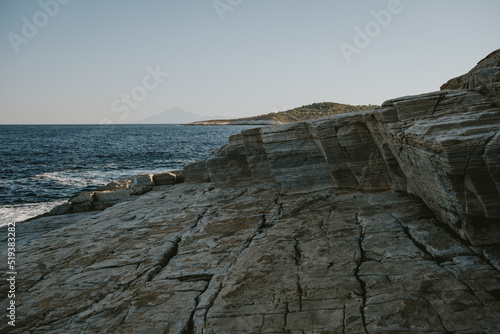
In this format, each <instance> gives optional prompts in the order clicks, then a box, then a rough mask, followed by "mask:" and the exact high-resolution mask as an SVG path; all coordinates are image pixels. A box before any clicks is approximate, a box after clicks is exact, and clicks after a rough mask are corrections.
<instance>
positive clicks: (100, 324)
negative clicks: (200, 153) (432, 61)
mask: <svg viewBox="0 0 500 334" xmlns="http://www.w3.org/2000/svg"><path fill="white" fill-rule="evenodd" d="M499 62H500V51H497V52H495V53H493V54H492V55H490V56H489V57H488V58H487V59H486V60H484V61H482V62H480V63H479V64H478V66H477V67H476V68H475V69H473V71H471V72H470V73H468V74H466V75H464V76H462V77H460V78H456V79H453V80H452V81H450V82H449V83H448V84H446V85H445V86H444V87H443V90H442V91H439V92H434V93H429V94H423V95H417V96H408V97H402V98H397V99H393V100H389V101H387V102H385V103H384V104H383V105H382V106H381V107H380V108H378V109H376V110H372V111H365V112H362V113H357V114H345V115H338V116H332V117H327V118H323V119H316V120H311V121H306V122H298V123H292V124H286V125H279V126H269V127H265V128H260V129H252V130H246V131H243V132H242V133H241V134H240V135H236V136H233V137H231V138H230V140H229V143H228V145H226V146H225V147H222V148H220V149H218V150H216V151H214V152H212V154H211V155H210V156H209V157H208V159H207V160H205V161H200V162H198V163H196V164H193V165H190V166H187V167H186V168H185V169H184V176H185V178H186V182H185V183H181V184H175V185H165V186H158V187H154V188H153V189H152V190H151V191H150V192H148V193H147V194H144V195H142V196H138V197H136V198H135V199H134V200H133V201H126V202H123V203H119V204H116V205H114V206H112V207H109V208H107V209H106V210H104V211H101V212H98V213H92V212H90V213H88V212H84V213H73V214H69V215H63V216H54V217H42V218H39V219H36V220H33V221H30V222H29V223H23V224H18V225H17V233H18V243H17V247H18V253H17V255H16V258H17V267H16V270H17V272H18V277H17V282H18V285H17V291H16V307H17V308H16V310H17V318H16V327H15V328H14V327H11V326H9V325H7V321H5V322H4V323H2V324H0V326H1V327H0V328H1V330H2V332H10V331H11V332H34V333H38V332H39V333H63V332H64V333H66V332H68V333H69V332H71V333H75V332H84V333H101V332H102V333H107V332H119V333H126V332H131V333H132V332H133V333H142V332H148V333H424V332H425V333H498V332H500V322H499V320H498V319H500V107H499V101H498V85H499V82H500V81H499V78H500V77H499V75H498V73H499V71H498V69H499V65H500V63H499ZM2 251H5V249H2ZM2 256H5V255H2ZM4 258H5V257H4ZM0 286H1V289H2V296H6V295H7V290H8V289H9V285H8V282H6V281H3V282H2V283H1V285H0ZM4 305H6V304H4Z"/></svg>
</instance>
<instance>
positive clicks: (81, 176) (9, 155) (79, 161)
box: [0, 124, 250, 226]
mask: <svg viewBox="0 0 500 334" xmlns="http://www.w3.org/2000/svg"><path fill="white" fill-rule="evenodd" d="M247 128H250V127H249V126H184V125H171V124H161V125H160V124H158V125H142V124H141V125H139V124H137V125H135V124H134V125H0V226H3V225H7V224H8V223H9V222H20V221H24V220H26V219H29V218H32V217H35V216H38V215H40V214H43V213H45V212H48V211H50V210H51V209H52V208H53V207H55V206H56V205H59V204H62V203H64V202H66V201H67V200H68V199H69V198H70V197H72V196H74V195H76V194H79V193H81V192H84V191H92V190H95V189H96V188H97V187H98V186H100V185H105V184H107V183H109V182H111V181H113V180H118V179H121V178H124V177H129V176H133V175H138V174H145V173H159V172H166V171H172V170H179V169H182V168H183V166H185V165H187V164H190V163H192V162H195V161H198V160H203V159H205V158H206V157H207V156H208V155H209V154H210V152H211V151H212V150H214V149H216V148H218V147H220V146H223V145H225V144H227V142H228V138H229V136H230V135H232V134H236V133H239V132H241V131H242V130H243V129H247Z"/></svg>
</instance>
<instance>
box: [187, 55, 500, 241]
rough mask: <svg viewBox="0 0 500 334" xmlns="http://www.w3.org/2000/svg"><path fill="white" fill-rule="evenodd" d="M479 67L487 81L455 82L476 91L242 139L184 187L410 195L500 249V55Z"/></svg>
mask: <svg viewBox="0 0 500 334" xmlns="http://www.w3.org/2000/svg"><path fill="white" fill-rule="evenodd" d="M484 64H488V65H490V66H493V65H495V64H496V65H497V66H498V67H489V68H487V69H485V68H484V67H485V66H486V65H484ZM478 66H479V68H477V71H478V72H479V74H478V73H476V72H471V73H469V74H467V75H466V77H467V78H477V77H479V78H481V79H482V81H479V79H467V80H468V81H467V80H466V79H454V80H456V81H459V82H463V81H467V82H474V83H476V82H478V84H477V87H476V86H474V87H476V88H477V91H476V90H464V89H459V90H443V91H439V92H433V93H428V94H422V95H416V96H406V97H402V98H397V99H393V100H389V101H386V102H384V103H383V104H382V107H381V108H379V109H376V110H373V111H366V112H361V113H352V114H343V115H336V116H331V117H326V118H323V119H317V120H311V121H305V122H298V123H292V124H285V125H279V126H269V127H263V128H260V129H251V130H246V131H243V132H242V133H241V134H240V135H235V136H232V137H231V138H230V139H229V144H228V145H227V146H225V147H223V148H221V149H219V150H217V151H215V152H213V153H212V154H211V155H210V157H209V158H208V159H207V160H206V161H203V162H199V163H197V164H195V165H192V166H188V167H186V168H185V175H186V179H187V181H188V182H206V181H209V180H211V181H212V182H213V183H215V184H217V185H218V186H226V185H228V186H231V185H232V184H234V183H235V182H238V181H242V180H252V181H256V182H262V181H269V182H274V183H275V184H276V185H277V187H278V191H279V193H280V194H285V195H286V194H298V193H308V192H313V191H318V190H325V189H352V190H363V191H378V190H388V189H395V190H398V191H405V192H408V193H409V194H412V195H415V196H417V197H419V198H421V199H422V200H423V201H424V202H425V203H426V204H427V206H428V207H429V208H431V209H432V210H433V211H434V213H435V214H436V215H437V216H438V218H439V219H440V220H441V221H442V222H444V223H446V224H447V225H448V226H449V227H450V228H452V229H453V230H454V231H455V232H456V233H458V234H459V235H460V236H461V237H462V238H463V239H464V240H467V241H469V242H471V243H473V244H475V245H485V244H496V243H499V242H500V108H499V100H498V99H496V97H497V95H495V94H496V93H497V92H498V87H499V86H500V51H497V52H495V53H492V54H491V55H490V56H488V58H487V59H486V60H485V61H483V62H481V63H480V65H478ZM485 73H486V74H488V75H489V76H488V77H487V79H486V78H485V77H486V74H485ZM447 85H448V86H450V84H447ZM447 85H445V87H446V86H447ZM471 85H472V84H468V85H466V87H469V86H471ZM456 86H459V85H458V84H454V85H453V87H456ZM488 87H490V88H488ZM471 88H472V87H471ZM492 92H493V93H492ZM495 92H496V93H495ZM482 93H484V94H482Z"/></svg>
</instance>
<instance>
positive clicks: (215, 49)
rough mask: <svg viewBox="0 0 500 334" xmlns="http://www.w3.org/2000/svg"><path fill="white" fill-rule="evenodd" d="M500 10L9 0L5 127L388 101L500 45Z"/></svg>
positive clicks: (435, 2) (487, 5)
mask: <svg viewBox="0 0 500 334" xmlns="http://www.w3.org/2000/svg"><path fill="white" fill-rule="evenodd" d="M398 2H399V4H398ZM374 13H376V14H374ZM499 18H500V1H498V0H467V1H465V0H413V1H412V0H400V1H398V0H365V1H364V0H363V1H362V0H349V1H347V0H342V1H340V0H215V1H214V0H141V1H139V0H136V1H133V0H71V1H69V0H41V1H28V0H1V1H0V92H1V95H0V112H1V114H0V124H13V123H34V124H53V123H91V124H93V123H100V122H104V123H106V122H107V123H131V122H135V121H137V120H139V119H142V118H145V117H147V116H151V115H154V114H157V113H160V112H162V111H165V110H167V109H170V108H174V107H179V108H181V109H184V110H186V111H189V112H192V113H196V114H200V115H222V116H227V117H243V116H251V115H258V114H263V113H268V112H272V111H279V110H284V109H290V108H293V107H297V106H301V105H305V104H310V103H314V102H323V101H331V102H339V103H349V104H381V103H382V102H383V101H384V100H387V99H389V98H393V97H398V96H402V95H411V94H419V93H425V92H429V91H435V90H438V89H439V86H440V85H441V84H443V83H444V82H446V81H447V80H448V79H450V78H452V77H455V76H458V75H461V74H463V73H465V72H467V71H468V70H469V69H470V68H472V67H473V66H474V65H475V64H476V63H477V62H478V61H479V60H480V59H482V58H483V57H485V56H486V55H487V54H488V53H490V52H491V51H493V50H495V49H498V48H500V33H499V32H500V19H499Z"/></svg>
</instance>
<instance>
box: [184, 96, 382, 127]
mask: <svg viewBox="0 0 500 334" xmlns="http://www.w3.org/2000/svg"><path fill="white" fill-rule="evenodd" d="M376 107H378V106H376V105H371V104H370V105H360V106H353V105H349V104H341V103H333V102H320V103H313V104H310V105H307V106H302V107H298V108H294V109H291V110H286V111H280V112H273V113H269V114H265V115H259V116H253V117H245V118H237V119H221V120H210V121H199V122H193V123H189V124H188V125H246V124H248V125H271V124H282V123H291V122H297V121H304V120H307V119H313V118H320V117H325V116H331V115H337V114H344V113H348V112H354V111H363V110H371V109H375V108H376Z"/></svg>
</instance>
